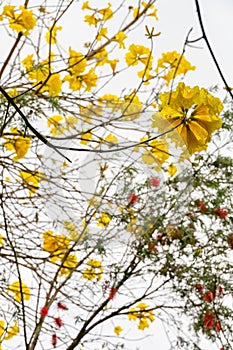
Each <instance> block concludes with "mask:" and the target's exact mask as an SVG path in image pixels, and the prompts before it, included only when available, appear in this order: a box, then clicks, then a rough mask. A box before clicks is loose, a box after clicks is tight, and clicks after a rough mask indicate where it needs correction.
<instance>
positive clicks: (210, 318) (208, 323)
mask: <svg viewBox="0 0 233 350" xmlns="http://www.w3.org/2000/svg"><path fill="white" fill-rule="evenodd" d="M203 326H204V328H205V329H211V328H213V326H214V315H213V314H212V313H207V314H205V316H204V322H203Z"/></svg>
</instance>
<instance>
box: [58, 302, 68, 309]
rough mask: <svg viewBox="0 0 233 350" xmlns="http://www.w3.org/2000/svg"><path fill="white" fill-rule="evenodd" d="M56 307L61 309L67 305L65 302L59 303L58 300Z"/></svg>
mask: <svg viewBox="0 0 233 350" xmlns="http://www.w3.org/2000/svg"><path fill="white" fill-rule="evenodd" d="M57 307H58V309H61V310H68V307H67V306H66V305H65V304H63V303H61V302H60V301H59V302H58V303H57Z"/></svg>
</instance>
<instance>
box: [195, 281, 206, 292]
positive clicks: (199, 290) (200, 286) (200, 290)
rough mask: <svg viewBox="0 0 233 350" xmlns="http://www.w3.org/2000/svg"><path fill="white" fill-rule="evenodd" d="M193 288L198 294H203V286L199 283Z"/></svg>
mask: <svg viewBox="0 0 233 350" xmlns="http://www.w3.org/2000/svg"><path fill="white" fill-rule="evenodd" d="M194 288H196V290H197V291H198V292H199V293H202V292H203V289H204V286H203V284H201V283H196V284H195V286H194Z"/></svg>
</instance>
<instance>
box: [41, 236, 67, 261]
mask: <svg viewBox="0 0 233 350" xmlns="http://www.w3.org/2000/svg"><path fill="white" fill-rule="evenodd" d="M42 248H43V249H44V250H45V251H47V252H48V253H50V254H56V256H58V255H59V254H61V253H64V252H66V251H67V250H68V249H70V239H69V238H68V237H66V236H65V235H56V234H54V232H53V231H51V230H48V231H45V232H44V233H43V246H42Z"/></svg>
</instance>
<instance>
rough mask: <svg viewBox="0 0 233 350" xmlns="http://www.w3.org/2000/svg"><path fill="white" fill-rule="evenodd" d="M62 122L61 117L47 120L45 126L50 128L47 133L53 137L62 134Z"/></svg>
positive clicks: (56, 116) (55, 116) (57, 116)
mask: <svg viewBox="0 0 233 350" xmlns="http://www.w3.org/2000/svg"><path fill="white" fill-rule="evenodd" d="M63 120H64V118H63V117H62V116H61V115H54V116H52V117H50V118H49V119H48V120H47V125H48V127H49V128H50V130H49V131H50V133H51V134H52V135H53V136H57V135H61V134H63V132H64V130H65V128H64V126H62V123H61V121H63Z"/></svg>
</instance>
